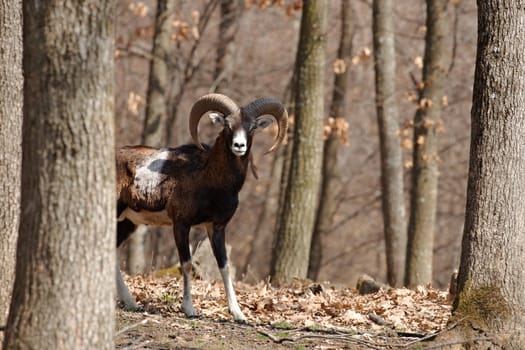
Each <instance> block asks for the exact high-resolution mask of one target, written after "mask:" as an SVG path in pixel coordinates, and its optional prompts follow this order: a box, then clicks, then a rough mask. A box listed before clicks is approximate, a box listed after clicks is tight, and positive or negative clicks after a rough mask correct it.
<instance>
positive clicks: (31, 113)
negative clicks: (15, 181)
mask: <svg viewBox="0 0 525 350" xmlns="http://www.w3.org/2000/svg"><path fill="white" fill-rule="evenodd" d="M113 10H114V8H113V2H112V1H105V0H101V1H91V2H89V3H83V2H77V1H60V2H56V1H39V2H34V1H32V2H24V3H23V14H24V16H23V18H24V29H23V30H24V32H23V33H24V53H23V55H24V63H23V65H24V66H23V67H24V77H25V84H24V122H23V136H22V137H23V147H22V153H23V159H22V195H21V205H22V208H24V210H23V211H22V213H21V225H20V231H19V240H18V245H17V265H16V278H15V284H14V290H13V298H12V303H11V309H10V313H9V319H8V323H7V330H6V337H5V343H4V345H5V348H7V349H113V348H114V344H113V333H114V308H115V299H114V297H115V293H114V284H115V211H116V208H115V169H114V150H113V147H114V145H113V135H114V130H113V59H114V58H113V56H114V50H113V40H114V35H113V34H114V33H113V15H114V12H113Z"/></svg>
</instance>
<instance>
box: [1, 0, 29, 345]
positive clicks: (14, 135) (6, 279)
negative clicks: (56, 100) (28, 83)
mask: <svg viewBox="0 0 525 350" xmlns="http://www.w3.org/2000/svg"><path fill="white" fill-rule="evenodd" d="M0 28H2V29H0V47H1V48H2V49H1V50H0V62H2V63H1V64H0V149H1V150H2V151H1V152H0V174H2V177H3V180H2V181H1V182H0V242H1V243H0V266H1V267H2V273H0V325H5V324H6V322H7V312H8V310H9V303H10V301H11V291H12V288H13V280H14V277H15V256H16V239H17V236H18V223H19V218H20V178H21V164H22V147H21V142H22V104H23V84H24V77H23V75H22V2H21V1H20V0H16V1H5V0H0ZM2 339H3V333H2V332H0V344H1V343H2Z"/></svg>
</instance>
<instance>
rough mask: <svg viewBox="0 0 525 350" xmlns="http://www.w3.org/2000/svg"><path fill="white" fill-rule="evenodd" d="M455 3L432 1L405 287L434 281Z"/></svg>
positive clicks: (417, 122)
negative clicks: (445, 98)
mask: <svg viewBox="0 0 525 350" xmlns="http://www.w3.org/2000/svg"><path fill="white" fill-rule="evenodd" d="M452 6H453V5H452V3H451V2H450V0H427V34H426V38H425V56H424V59H423V85H424V86H423V89H422V91H421V94H420V99H419V105H418V110H417V112H416V115H415V117H414V154H413V169H412V189H411V197H410V220H409V226H408V244H407V259H406V272H405V285H407V286H417V285H422V284H428V283H431V282H432V256H433V249H434V229H435V223H436V205H437V192H438V176H439V169H438V168H439V166H438V165H439V156H438V133H439V130H440V127H441V125H442V119H441V111H442V108H443V95H444V86H445V82H446V78H447V73H448V69H449V66H450V61H451V59H452V33H451V30H452V26H451V20H452V13H451V11H452Z"/></svg>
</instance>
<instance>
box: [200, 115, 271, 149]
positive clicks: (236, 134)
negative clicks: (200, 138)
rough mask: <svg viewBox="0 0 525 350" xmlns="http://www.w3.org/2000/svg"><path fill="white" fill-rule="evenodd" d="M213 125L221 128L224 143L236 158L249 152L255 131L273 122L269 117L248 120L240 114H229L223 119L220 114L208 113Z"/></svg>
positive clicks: (248, 118)
mask: <svg viewBox="0 0 525 350" xmlns="http://www.w3.org/2000/svg"><path fill="white" fill-rule="evenodd" d="M210 118H211V120H212V122H213V123H214V124H219V125H222V126H223V128H224V129H223V130H224V134H225V135H226V142H228V144H229V146H230V149H231V151H232V153H233V154H234V155H236V156H237V157H242V156H244V155H245V154H246V153H248V152H249V150H250V148H251V145H252V138H253V134H254V132H255V130H257V129H264V128H266V127H267V126H268V125H270V124H271V123H272V122H273V119H272V118H270V117H258V118H255V119H254V118H250V117H247V116H242V117H241V115H240V114H231V115H228V116H226V117H224V116H223V115H222V114H218V113H210Z"/></svg>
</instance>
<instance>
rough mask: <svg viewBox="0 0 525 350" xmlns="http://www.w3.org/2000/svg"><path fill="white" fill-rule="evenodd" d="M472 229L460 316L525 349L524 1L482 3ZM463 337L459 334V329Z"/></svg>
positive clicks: (500, 343) (505, 344)
mask: <svg viewBox="0 0 525 350" xmlns="http://www.w3.org/2000/svg"><path fill="white" fill-rule="evenodd" d="M478 6H479V8H478V49H477V58H476V70H475V80H474V94H473V106H472V112H471V122H472V123H471V145H470V165H469V178H468V179H469V181H468V189H467V206H466V217H465V230H464V234H463V245H462V253H461V265H460V269H459V275H458V288H459V293H458V295H457V297H456V300H455V305H454V308H455V311H454V316H455V318H463V317H466V318H467V320H468V321H469V326H470V328H471V330H472V329H475V330H476V332H477V334H478V335H479V331H484V332H485V333H487V334H488V335H489V336H492V337H493V344H491V346H490V348H494V349H498V348H503V349H523V344H525V313H524V312H523V305H525V269H524V268H523V262H524V261H525V203H524V201H523V199H524V198H525V65H523V62H525V11H524V9H525V1H523V0H521V1H513V2H508V1H503V0H500V1H496V0H494V1H478ZM458 331H459V330H458Z"/></svg>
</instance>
